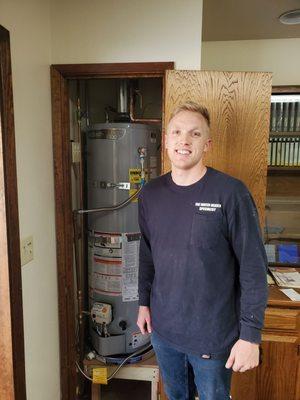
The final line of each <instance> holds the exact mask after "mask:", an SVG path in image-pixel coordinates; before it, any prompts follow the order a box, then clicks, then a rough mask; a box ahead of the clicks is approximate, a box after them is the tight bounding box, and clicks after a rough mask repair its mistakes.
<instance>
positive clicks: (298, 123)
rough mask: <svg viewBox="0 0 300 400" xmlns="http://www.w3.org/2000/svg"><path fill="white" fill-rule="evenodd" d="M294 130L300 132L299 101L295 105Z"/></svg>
mask: <svg viewBox="0 0 300 400" xmlns="http://www.w3.org/2000/svg"><path fill="white" fill-rule="evenodd" d="M294 128H295V131H296V132H300V101H298V102H297V103H296V104H295V122H294Z"/></svg>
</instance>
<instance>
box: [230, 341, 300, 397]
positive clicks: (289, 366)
mask: <svg viewBox="0 0 300 400" xmlns="http://www.w3.org/2000/svg"><path fill="white" fill-rule="evenodd" d="M262 350H263V362H262V364H261V365H260V366H259V367H257V368H255V369H253V370H250V371H246V372H244V373H234V374H233V379H232V398H233V400H248V399H249V400H250V399H251V400H299V397H296V390H298V389H296V386H297V384H296V383H297V373H298V372H297V366H298V364H299V355H298V345H297V344H293V343H279V342H274V343H273V342H263V343H262Z"/></svg>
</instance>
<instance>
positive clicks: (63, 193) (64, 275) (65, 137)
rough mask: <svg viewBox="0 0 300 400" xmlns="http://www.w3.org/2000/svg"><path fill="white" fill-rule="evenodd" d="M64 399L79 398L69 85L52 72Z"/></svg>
mask: <svg viewBox="0 0 300 400" xmlns="http://www.w3.org/2000/svg"><path fill="white" fill-rule="evenodd" d="M51 88H52V129H53V155H54V180H55V219H56V249H57V250H56V251H57V279H58V310H59V335H60V368H61V398H63V399H70V400H71V399H75V398H76V369H75V361H76V352H75V307H74V299H75V297H74V283H73V254H72V251H73V250H72V241H73V230H72V203H71V177H70V168H71V167H70V154H69V151H70V146H69V142H70V138H69V108H68V107H69V103H68V89H67V82H66V80H65V79H64V78H63V76H62V75H61V74H60V73H59V72H58V71H57V70H56V69H55V68H53V67H52V68H51Z"/></svg>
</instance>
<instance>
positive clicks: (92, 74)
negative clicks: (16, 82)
mask: <svg viewBox="0 0 300 400" xmlns="http://www.w3.org/2000/svg"><path fill="white" fill-rule="evenodd" d="M168 69H174V63H173V62H149V63H113V64H58V65H52V66H51V68H50V73H51V96H52V130H53V157H54V185H55V219H56V248H57V250H56V251H57V275H58V304H59V340H60V376H61V398H63V399H64V400H74V399H75V398H76V382H77V380H76V368H75V361H76V349H75V306H74V277H73V249H72V238H73V229H72V201H71V200H72V199H71V154H70V134H69V128H70V121H69V97H68V80H69V79H76V78H77V79H88V78H113V77H115V78H121V77H126V78H133V77H149V78H150V77H161V78H163V83H164V77H165V71H166V70H168ZM163 96H164V94H163ZM162 119H163V118H162Z"/></svg>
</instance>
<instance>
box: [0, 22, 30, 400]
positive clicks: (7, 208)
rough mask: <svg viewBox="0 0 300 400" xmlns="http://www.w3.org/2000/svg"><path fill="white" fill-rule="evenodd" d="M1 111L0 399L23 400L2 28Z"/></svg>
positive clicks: (11, 135) (9, 104)
mask: <svg viewBox="0 0 300 400" xmlns="http://www.w3.org/2000/svg"><path fill="white" fill-rule="evenodd" d="M0 107H1V110H0V134H1V144H0V150H2V151H0V173H1V177H0V204H1V209H0V215H1V217H0V218H1V224H0V235H1V240H0V242H1V247H0V255H1V257H0V262H1V268H0V309H1V316H0V326H1V335H0V356H1V360H2V362H1V366H0V372H1V373H0V397H1V398H2V397H3V396H5V397H3V398H5V399H6V400H25V399H26V386H25V357H24V328H23V305H22V277H21V260H20V250H19V249H20V237H19V213H18V193H17V171H16V151H15V130H14V111H13V92H12V77H11V57H10V36H9V31H8V30H6V29H5V28H4V27H2V26H1V25H0ZM1 147H2V149H1ZM2 368H3V369H2Z"/></svg>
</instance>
